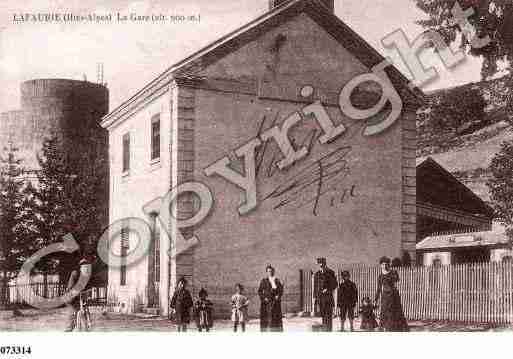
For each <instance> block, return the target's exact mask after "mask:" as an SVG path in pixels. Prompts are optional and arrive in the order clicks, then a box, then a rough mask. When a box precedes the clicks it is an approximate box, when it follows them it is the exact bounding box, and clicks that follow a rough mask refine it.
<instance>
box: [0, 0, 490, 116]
mask: <svg viewBox="0 0 513 359" xmlns="http://www.w3.org/2000/svg"><path fill="white" fill-rule="evenodd" d="M335 3H336V5H335V14H336V15H337V16H338V17H340V18H341V19H342V20H343V21H344V22H346V24H348V25H349V26H350V27H351V28H353V30H355V31H356V32H357V33H359V34H360V36H362V37H363V38H364V39H365V40H367V41H368V42H369V43H370V44H371V45H372V46H373V47H374V48H375V49H377V50H378V51H379V52H380V53H381V54H382V55H384V56H389V57H390V58H391V59H392V61H393V63H394V65H396V66H397V67H398V68H399V69H400V70H401V71H402V72H403V73H405V75H406V76H409V74H408V71H407V70H406V67H405V66H404V64H402V62H401V60H400V57H399V56H398V54H397V53H396V52H395V51H394V50H388V49H385V48H384V47H383V46H382V44H381V39H382V38H383V37H385V36H386V35H388V34H390V33H391V32H393V31H395V30H397V29H402V30H403V31H404V32H405V33H406V35H407V36H408V38H410V39H411V40H413V39H415V38H416V37H417V36H418V35H419V34H420V33H421V32H422V31H423V29H422V28H420V27H419V26H417V25H416V24H415V20H418V19H420V18H422V17H424V16H425V15H424V14H423V13H422V12H421V11H420V10H418V9H417V8H416V7H415V3H414V1H413V0H335ZM267 10H268V0H215V1H214V0H173V1H169V0H154V1H133V0H2V1H1V3H0V29H1V30H2V31H1V32H0V83H1V86H0V112H4V111H9V110H15V109H17V108H19V96H20V94H19V87H20V84H21V83H22V82H23V81H26V80H30V79H36V78H69V79H77V80H82V79H84V77H86V78H87V79H88V80H89V81H93V82H95V81H96V77H97V75H96V68H97V63H100V62H101V63H103V65H104V81H105V82H107V84H108V87H109V90H110V108H111V110H112V109H114V108H115V107H116V106H118V105H119V104H121V103H122V102H123V101H124V100H126V99H128V98H129V97H130V96H131V95H133V94H134V93H135V92H137V90H139V89H140V88H142V87H143V86H144V85H145V84H147V83H148V82H150V81H151V80H152V79H154V78H155V77H157V76H158V75H159V74H160V73H162V72H163V71H165V70H166V69H167V68H168V67H169V66H171V65H172V64H174V63H175V62H178V61H180V60H181V59H183V58H184V57H186V56H188V55H189V54H191V53H193V52H195V51H197V50H198V49H200V48H201V47H203V46H205V45H207V44H209V43H210V42H212V41H215V40H216V39H217V38H219V37H220V36H222V35H224V34H226V33H228V32H230V31H232V30H234V29H236V28H238V27H240V26H242V25H244V24H245V23H247V22H249V21H251V20H252V19H254V18H256V17H258V16H259V15H262V14H263V13H265V12H266V11H267ZM39 12H42V13H51V12H58V13H73V14H75V15H87V14H97V15H101V14H109V13H111V14H113V15H114V16H115V14H116V13H118V12H119V13H120V14H130V13H135V14H138V15H151V14H159V13H164V14H175V15H198V14H199V15H200V16H201V18H200V21H196V22H192V21H186V22H174V23H173V22H167V23H161V22H156V23H151V22H137V21H127V22H126V23H117V22H115V21H113V22H110V23H83V22H82V23H71V24H62V23H60V24H56V23H50V24H45V23H35V24H34V23H31V22H17V23H14V21H13V20H14V17H15V16H16V18H18V19H19V18H20V16H21V14H24V13H39ZM421 58H422V59H423V60H424V61H425V64H426V65H429V64H434V65H436V66H437V69H439V78H438V80H436V81H434V82H432V83H430V84H429V86H426V87H423V90H432V89H437V88H444V87H451V86H456V85H459V84H464V83H468V82H473V81H479V80H480V65H481V61H480V59H478V58H472V57H467V58H466V60H465V61H464V62H462V63H461V64H460V65H458V66H457V67H455V68H454V69H453V70H451V71H448V70H445V69H443V66H441V65H440V61H439V60H438V59H437V57H436V56H434V55H433V54H432V53H430V51H426V52H425V53H424V55H423V56H422V57H421Z"/></svg>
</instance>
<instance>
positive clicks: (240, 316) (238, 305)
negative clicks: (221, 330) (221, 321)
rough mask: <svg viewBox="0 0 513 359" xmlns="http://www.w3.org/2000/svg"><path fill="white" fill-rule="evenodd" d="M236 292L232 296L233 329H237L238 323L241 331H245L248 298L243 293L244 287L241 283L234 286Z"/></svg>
mask: <svg viewBox="0 0 513 359" xmlns="http://www.w3.org/2000/svg"><path fill="white" fill-rule="evenodd" d="M235 290H236V293H235V294H234V295H233V296H232V321H233V331H234V332H236V331H237V327H238V325H239V324H240V328H241V330H242V331H243V332H245V331H246V320H247V319H248V305H249V300H248V298H247V297H246V296H245V295H243V292H244V287H243V286H242V284H237V285H236V286H235Z"/></svg>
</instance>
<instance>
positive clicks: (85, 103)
mask: <svg viewBox="0 0 513 359" xmlns="http://www.w3.org/2000/svg"><path fill="white" fill-rule="evenodd" d="M108 109H109V91H108V89H107V88H106V87H105V86H102V85H98V84H94V83H91V82H87V81H76V80H63V79H38V80H30V81H26V82H24V83H22V85H21V111H22V117H23V120H22V123H20V124H19V125H18V126H15V127H14V128H15V130H14V131H15V133H16V135H15V136H14V143H15V144H16V145H17V146H18V147H20V149H22V151H23V153H24V154H26V156H25V166H27V167H29V168H34V169H36V168H37V160H36V153H37V152H39V151H40V149H41V145H42V143H43V140H44V139H45V138H47V137H50V136H52V135H53V134H58V135H60V136H62V137H61V138H62V139H63V141H64V143H65V145H66V147H67V148H69V150H70V153H72V152H74V151H76V150H78V148H80V147H81V146H80V145H86V146H91V145H92V146H95V147H98V148H97V150H98V151H105V154H107V153H108V152H107V151H108V148H107V145H108V139H107V133H106V131H105V130H104V129H102V128H101V127H100V125H99V121H100V119H101V118H102V116H104V115H105V114H107V112H108Z"/></svg>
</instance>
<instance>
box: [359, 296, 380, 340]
mask: <svg viewBox="0 0 513 359" xmlns="http://www.w3.org/2000/svg"><path fill="white" fill-rule="evenodd" d="M375 308H376V307H375V306H374V305H373V304H372V303H371V300H370V298H369V297H364V298H363V300H362V306H361V308H360V314H361V316H362V324H361V325H360V329H361V330H366V331H370V332H373V331H374V329H375V328H377V327H378V322H377V321H376V315H375V314H374V309H375Z"/></svg>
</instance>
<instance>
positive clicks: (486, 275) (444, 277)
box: [299, 263, 513, 324]
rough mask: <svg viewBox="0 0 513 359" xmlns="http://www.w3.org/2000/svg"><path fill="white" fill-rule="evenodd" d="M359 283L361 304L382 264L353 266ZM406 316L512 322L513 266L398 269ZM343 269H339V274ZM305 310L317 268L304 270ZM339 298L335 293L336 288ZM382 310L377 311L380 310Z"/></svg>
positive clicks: (310, 300)
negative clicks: (376, 265) (377, 265)
mask: <svg viewBox="0 0 513 359" xmlns="http://www.w3.org/2000/svg"><path fill="white" fill-rule="evenodd" d="M343 269H344V270H348V271H349V272H350V273H351V280H352V281H354V282H355V284H356V286H357V287H358V305H357V308H356V311H358V310H359V308H358V306H359V305H360V303H361V300H362V298H363V297H365V296H368V297H369V298H371V300H372V299H373V298H374V295H375V293H376V289H377V282H378V275H379V273H380V269H379V267H371V266H350V267H347V268H343ZM396 270H397V272H398V274H399V278H400V281H399V283H398V284H397V288H398V290H399V293H400V295H401V300H402V304H403V309H404V312H405V315H406V317H407V318H408V319H410V320H448V321H457V322H475V323H494V324H511V323H513V265H512V264H511V263H475V264H473V263H472V264H460V265H451V266H431V267H403V268H396ZM340 274H341V270H339V271H338V277H339V278H340ZM299 276H300V283H301V290H300V291H301V298H300V304H301V307H302V310H303V311H305V312H310V313H312V312H313V311H315V308H314V299H313V285H314V284H313V272H312V271H311V270H300V273H299ZM335 300H336V292H335ZM378 314H379V313H378Z"/></svg>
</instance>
